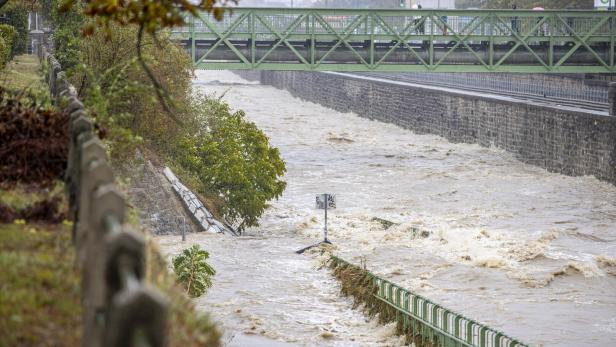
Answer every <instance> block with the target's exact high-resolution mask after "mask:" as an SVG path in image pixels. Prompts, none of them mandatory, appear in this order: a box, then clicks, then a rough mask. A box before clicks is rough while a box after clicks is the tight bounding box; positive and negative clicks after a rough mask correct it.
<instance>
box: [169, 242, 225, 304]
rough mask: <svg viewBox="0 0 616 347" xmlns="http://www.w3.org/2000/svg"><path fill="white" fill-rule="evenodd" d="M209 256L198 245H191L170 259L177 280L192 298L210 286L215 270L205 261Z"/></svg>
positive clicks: (201, 293)
mask: <svg viewBox="0 0 616 347" xmlns="http://www.w3.org/2000/svg"><path fill="white" fill-rule="evenodd" d="M209 256H210V254H209V253H208V252H206V251H204V250H202V249H201V248H199V246H198V245H192V246H191V247H190V248H187V249H185V250H183V251H182V253H180V254H179V255H178V256H176V257H174V258H173V260H172V262H173V270H174V271H175V274H176V277H177V280H178V282H179V283H181V284H182V285H183V286H184V288H186V293H187V294H188V295H190V296H192V297H194V298H196V297H199V296H201V295H203V294H204V293H205V292H206V291H207V290H208V289H209V288H210V287H211V286H212V276H214V275H215V274H216V271H214V269H213V268H212V267H211V266H210V265H209V264H208V263H207V258H209Z"/></svg>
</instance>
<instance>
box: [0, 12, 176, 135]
mask: <svg viewBox="0 0 616 347" xmlns="http://www.w3.org/2000/svg"><path fill="white" fill-rule="evenodd" d="M0 1H2V0H0ZM144 29H145V27H144V25H143V24H141V25H140V26H139V33H138V34H137V61H139V64H140V65H141V67H142V68H143V70H144V71H145V73H146V75H148V78H149V79H150V80H151V81H152V84H153V85H154V91H155V92H156V97H157V98H158V101H159V102H160V105H161V106H162V107H163V109H164V110H165V112H166V113H167V114H168V115H169V117H171V119H173V120H174V121H175V122H176V123H178V124H180V125H181V124H182V122H181V121H180V120H179V119H178V118H177V117H176V116H175V114H173V111H172V109H171V108H173V101H172V100H169V99H170V98H169V94H168V93H167V91H166V90H165V89H164V88H163V86H162V85H161V84H160V82H158V80H157V79H156V76H154V74H153V73H152V70H150V67H149V66H148V64H147V63H146V62H145V60H144V59H143V53H142V52H141V42H142V41H143V31H144ZM169 104H171V105H169Z"/></svg>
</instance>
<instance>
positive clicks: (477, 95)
mask: <svg viewBox="0 0 616 347" xmlns="http://www.w3.org/2000/svg"><path fill="white" fill-rule="evenodd" d="M320 73H323V74H329V75H336V76H341V77H344V78H348V79H355V80H368V81H372V82H376V83H384V84H390V85H399V86H404V87H411V88H419V89H425V90H433V91H438V92H441V93H445V94H449V95H455V96H462V97H465V98H473V99H484V100H490V101H498V102H501V103H507V104H516V105H531V106H534V107H539V108H543V109H547V110H558V111H563V112H566V113H570V114H574V115H584V116H591V117H597V118H598V120H599V119H601V120H605V119H606V118H609V119H612V118H613V117H612V116H610V115H609V112H608V111H594V110H588V109H582V108H576V107H569V106H557V105H548V104H543V103H539V102H535V101H532V100H523V99H519V98H514V97H508V96H502V95H497V94H489V93H481V92H473V91H465V90H460V89H455V88H447V87H437V86H428V85H423V84H416V83H411V82H402V81H392V80H387V79H383V78H378V77H370V76H358V75H353V74H348V73H344V72H320Z"/></svg>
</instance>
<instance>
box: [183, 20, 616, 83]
mask: <svg viewBox="0 0 616 347" xmlns="http://www.w3.org/2000/svg"><path fill="white" fill-rule="evenodd" d="M187 23H188V25H187V26H186V27H184V28H179V29H175V30H174V31H172V32H171V35H172V37H174V38H176V39H178V40H179V41H180V42H181V43H182V44H183V46H184V47H185V48H186V49H187V50H188V52H189V53H190V54H191V57H192V60H193V63H194V64H195V67H196V68H198V69H262V70H316V71H426V72H441V71H442V72H525V73H546V72H547V73H549V72H569V73H571V72H579V73H584V72H592V73H616V67H615V61H614V60H615V38H616V12H614V11H610V12H608V11H521V10H515V11H514V10H363V9H353V10H346V9H343V10H341V9H291V8H285V9H278V8H236V9H233V10H232V11H230V12H229V13H227V14H226V15H225V17H224V18H223V20H222V21H220V22H218V21H216V20H214V19H213V18H212V17H210V16H208V15H205V14H204V15H201V16H199V17H197V18H195V17H188V18H187Z"/></svg>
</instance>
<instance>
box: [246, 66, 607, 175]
mask: <svg viewBox="0 0 616 347" xmlns="http://www.w3.org/2000/svg"><path fill="white" fill-rule="evenodd" d="M237 74H239V75H240V76H242V77H244V78H247V79H249V80H259V81H261V83H263V84H268V85H272V86H275V87H277V88H281V89H286V90H287V91H289V92H290V93H291V94H292V95H294V96H296V97H298V98H301V99H303V100H307V101H312V102H315V103H319V104H321V105H323V106H326V107H329V108H332V109H334V110H337V111H341V112H349V111H350V112H354V113H356V114H358V115H359V116H360V117H365V118H369V119H373V120H379V121H382V122H387V123H393V124H396V125H398V126H401V127H403V128H406V129H409V130H412V131H413V132H415V133H417V134H435V135H440V136H443V137H444V138H446V139H447V140H449V141H451V142H464V143H477V144H480V145H482V146H486V147H491V146H493V147H497V148H501V149H504V150H506V151H508V152H510V153H513V154H514V155H515V156H516V157H517V158H518V159H519V160H520V161H522V162H525V163H529V164H533V165H537V166H540V167H543V168H545V169H547V170H549V171H552V172H558V173H562V174H566V175H571V176H580V175H593V176H595V177H597V178H598V179H601V180H605V181H608V182H611V183H613V184H616V117H613V116H608V115H606V114H605V113H600V112H588V113H587V112H582V111H576V110H572V109H567V108H559V107H549V106H545V105H538V104H531V103H524V102H522V101H515V100H513V99H509V98H503V97H501V98H493V97H489V96H485V95H481V94H477V93H464V92H454V91H451V90H449V91H448V90H444V89H443V88H430V87H419V86H410V85H408V84H404V83H397V82H387V81H378V80H374V79H370V78H361V77H352V76H348V75H342V74H337V73H321V72H295V71H238V72H237Z"/></svg>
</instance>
